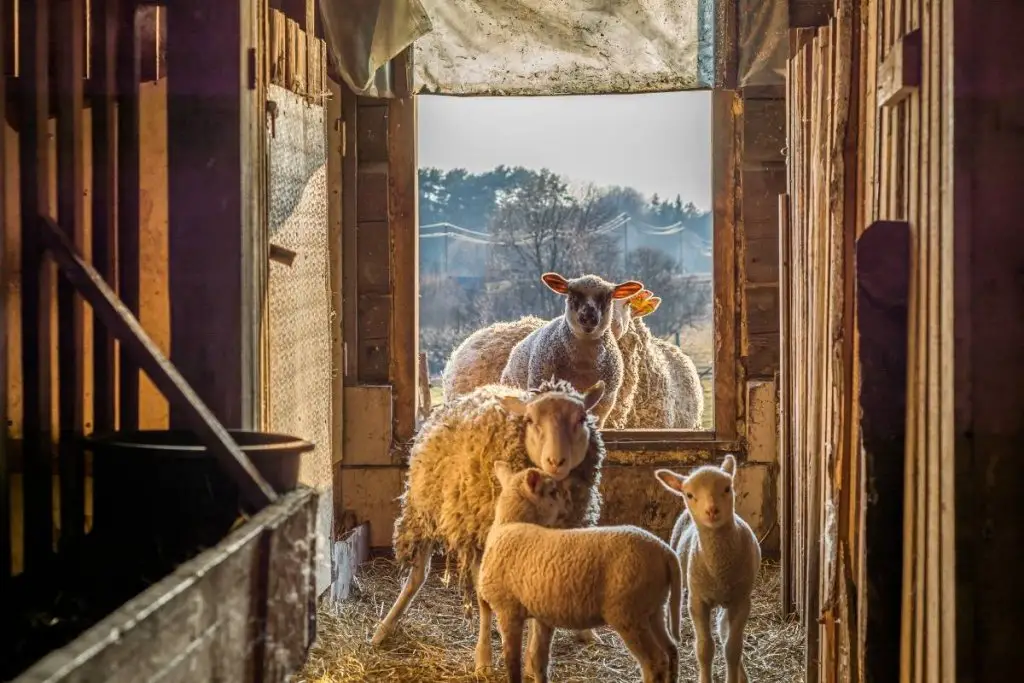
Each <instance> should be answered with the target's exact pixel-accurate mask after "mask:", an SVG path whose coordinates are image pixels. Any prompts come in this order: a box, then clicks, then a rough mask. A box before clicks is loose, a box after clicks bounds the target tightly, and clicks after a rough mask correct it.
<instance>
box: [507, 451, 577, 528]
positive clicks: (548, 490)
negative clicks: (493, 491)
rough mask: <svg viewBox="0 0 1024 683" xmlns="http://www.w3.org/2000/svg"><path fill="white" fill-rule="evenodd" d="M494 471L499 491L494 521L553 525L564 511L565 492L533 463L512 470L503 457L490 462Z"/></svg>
mask: <svg viewBox="0 0 1024 683" xmlns="http://www.w3.org/2000/svg"><path fill="white" fill-rule="evenodd" d="M494 474H495V476H496V477H497V478H498V483H500V484H501V494H500V495H499V496H498V500H497V502H496V504H495V509H494V521H495V523H496V524H507V523H509V522H527V523H529V524H539V525H541V526H554V525H555V522H556V521H557V520H558V518H559V517H560V516H562V515H564V514H566V512H567V511H568V507H569V503H570V500H569V496H568V494H567V492H566V491H565V489H564V488H563V487H562V486H560V485H559V483H558V482H557V481H556V480H555V479H554V477H551V476H550V475H547V474H544V473H543V472H541V471H540V470H538V469H537V468H536V467H527V468H526V469H524V470H520V471H519V472H513V471H512V467H511V465H509V464H508V463H507V462H504V461H500V460H499V461H497V462H495V463H494Z"/></svg>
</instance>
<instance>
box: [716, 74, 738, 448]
mask: <svg viewBox="0 0 1024 683" xmlns="http://www.w3.org/2000/svg"><path fill="white" fill-rule="evenodd" d="M711 111H712V128H711V130H712V137H713V141H712V142H713V144H712V150H713V156H712V172H711V177H712V188H713V196H714V208H713V211H714V224H715V239H714V243H713V244H712V250H713V256H712V259H713V261H714V263H713V269H714V274H715V277H714V287H715V311H716V313H717V316H716V320H715V359H714V364H715V391H714V397H715V434H716V438H717V439H718V440H721V441H730V440H733V439H735V438H736V436H737V424H736V416H737V413H738V411H739V401H740V400H741V399H740V395H739V388H740V385H741V383H742V379H741V378H740V375H739V373H740V372H741V370H740V368H739V367H738V364H737V362H736V357H737V355H738V353H737V352H738V351H739V349H738V345H737V338H736V327H737V318H736V287H735V281H736V258H735V256H736V254H735V245H736V221H737V219H738V218H739V216H737V206H736V196H735V192H734V188H735V187H736V183H737V182H738V176H739V171H740V168H739V167H740V155H741V153H742V139H743V138H742V135H743V131H742V126H741V123H742V122H741V120H740V117H741V116H742V106H741V102H740V98H739V96H738V94H737V93H735V92H733V91H724V90H723V91H716V92H715V93H713V94H712V99H711Z"/></svg>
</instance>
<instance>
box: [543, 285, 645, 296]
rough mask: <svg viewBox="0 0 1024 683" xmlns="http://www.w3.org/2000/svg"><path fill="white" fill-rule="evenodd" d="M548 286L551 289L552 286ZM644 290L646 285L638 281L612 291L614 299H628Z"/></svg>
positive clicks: (616, 286) (617, 286) (619, 286)
mask: <svg viewBox="0 0 1024 683" xmlns="http://www.w3.org/2000/svg"><path fill="white" fill-rule="evenodd" d="M548 286H549V287H550V286H551V285H548ZM643 288H644V283H642V282H637V281H636V280H627V281H626V282H622V283H619V284H617V285H615V289H613V290H612V298H613V299H628V298H629V297H631V296H633V295H634V294H636V293H637V292H639V291H640V290H642V289H643Z"/></svg>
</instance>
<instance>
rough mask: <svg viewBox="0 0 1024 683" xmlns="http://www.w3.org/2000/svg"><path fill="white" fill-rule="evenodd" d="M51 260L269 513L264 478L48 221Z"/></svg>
mask: <svg viewBox="0 0 1024 683" xmlns="http://www.w3.org/2000/svg"><path fill="white" fill-rule="evenodd" d="M32 230H33V232H35V233H36V234H38V235H39V236H40V238H41V240H42V242H43V243H44V245H45V246H46V248H47V249H49V251H50V254H52V256H53V258H54V260H55V261H56V262H57V265H58V266H59V267H60V270H61V272H62V273H63V274H64V276H65V277H66V278H67V279H68V280H69V281H70V282H71V283H72V284H73V285H74V287H75V289H77V290H78V293H79V294H81V295H82V298H83V299H85V300H86V301H87V302H88V303H89V305H90V306H92V309H93V313H94V314H95V316H96V317H97V318H98V319H99V320H101V321H102V322H103V324H104V325H106V326H107V329H109V330H110V331H111V332H112V333H113V335H114V336H115V337H116V338H117V339H118V341H120V342H121V348H122V349H124V352H125V353H126V355H128V356H130V357H131V359H132V360H133V361H134V362H135V363H137V364H138V365H139V366H140V367H142V369H144V370H145V371H146V374H147V375H148V376H149V378H150V379H151V380H153V384H155V385H156V387H157V389H159V390H160V392H161V393H162V394H163V395H164V396H165V397H166V398H167V400H168V402H169V403H170V404H171V405H172V407H173V408H174V409H176V410H177V411H178V412H179V414H181V415H182V416H183V417H184V418H185V422H187V426H188V428H189V429H191V430H192V431H194V432H195V433H196V435H197V436H199V438H200V439H201V440H202V442H203V445H204V446H206V447H207V448H208V449H209V451H210V453H212V454H213V455H214V456H215V457H216V458H217V460H218V461H219V462H220V464H221V466H222V467H223V468H224V469H225V470H226V471H227V472H228V474H230V475H231V476H232V477H233V478H234V480H235V481H236V483H237V484H238V486H239V489H241V491H242V495H244V496H245V498H246V499H247V500H248V502H249V503H251V504H252V505H254V506H256V507H264V506H265V505H267V504H268V503H272V502H274V501H275V500H277V494H275V493H274V490H273V489H272V488H271V487H270V485H269V484H268V483H267V482H266V480H265V479H264V478H263V477H262V475H260V473H259V472H258V471H257V470H256V468H255V467H254V466H253V464H252V462H251V461H250V460H249V456H247V455H246V454H245V453H243V452H242V450H241V449H240V448H239V447H238V445H237V444H236V443H235V442H234V439H232V438H231V435H230V434H228V432H227V430H225V429H224V427H223V425H222V424H221V423H220V421H219V420H217V418H216V416H214V414H213V413H212V412H211V411H210V409H209V408H208V407H207V406H206V404H205V403H204V402H203V400H202V399H201V398H199V396H198V395H196V392H195V391H193V390H192V387H190V386H189V385H188V382H186V381H185V378H184V377H182V376H181V373H179V372H178V370H177V368H175V367H174V365H173V364H172V363H171V362H170V361H169V360H168V359H167V357H166V356H165V355H164V354H163V352H162V351H160V348H159V347H158V346H157V345H156V344H155V343H154V342H153V340H152V339H150V337H149V335H148V334H146V331H145V330H144V329H143V328H142V325H141V324H139V321H138V318H136V317H135V316H134V315H133V314H132V312H131V311H129V310H128V308H127V307H126V306H125V305H124V303H123V302H122V301H121V300H120V299H118V298H117V295H116V294H115V293H114V292H113V290H111V288H110V286H109V285H107V283H106V282H105V281H104V280H103V277H102V276H101V275H100V274H99V273H98V272H96V269H95V268H93V267H92V265H91V264H89V263H88V262H87V261H86V260H85V259H84V258H83V257H82V255H81V254H80V253H79V252H78V250H77V249H76V248H75V245H74V244H73V243H72V242H71V240H70V239H68V236H67V235H66V234H65V233H64V231H63V230H61V228H60V227H58V226H57V224H56V223H54V222H53V221H52V220H50V219H48V218H44V219H41V220H39V222H38V225H37V226H33V228H32Z"/></svg>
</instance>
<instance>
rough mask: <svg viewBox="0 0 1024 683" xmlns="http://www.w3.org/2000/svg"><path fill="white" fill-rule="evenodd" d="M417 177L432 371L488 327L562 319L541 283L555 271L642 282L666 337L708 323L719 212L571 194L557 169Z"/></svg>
mask: <svg viewBox="0 0 1024 683" xmlns="http://www.w3.org/2000/svg"><path fill="white" fill-rule="evenodd" d="M419 181H420V183H419V188H420V189H419V194H420V196H419V215H420V225H421V240H420V253H421V257H420V328H421V334H420V343H421V346H422V350H424V351H426V352H427V355H428V361H429V365H430V369H431V372H434V373H436V372H439V371H440V370H441V369H442V368H443V366H444V362H445V360H446V359H447V357H448V355H449V354H450V353H451V350H452V349H453V348H454V347H455V346H456V345H457V344H458V343H459V342H460V341H461V340H462V339H464V338H465V337H466V336H468V335H469V334H470V333H472V332H473V331H474V330H476V329H478V328H480V327H482V326H484V325H487V324H489V323H491V322H494V321H496V320H514V319H516V318H519V317H521V316H523V315H528V314H533V315H538V316H541V317H546V318H547V317H554V316H556V315H559V314H560V313H561V312H562V306H563V305H564V304H563V301H562V299H561V298H560V297H557V296H555V295H553V294H552V293H551V292H550V291H548V290H547V289H546V288H545V287H544V285H543V284H542V283H541V282H540V275H541V274H543V273H545V272H548V271H556V272H559V273H562V274H563V275H565V276H566V277H572V276H576V275H579V274H582V273H596V274H599V275H601V276H603V277H605V278H608V279H612V280H624V279H630V278H635V279H639V280H641V281H643V282H644V284H645V285H647V286H648V287H649V288H650V289H652V290H653V291H654V292H655V293H656V294H657V295H658V296H660V297H661V298H662V304H661V307H660V308H659V309H658V311H657V313H655V314H654V315H652V316H651V317H650V318H649V319H648V324H649V325H650V327H651V329H652V332H653V333H654V334H656V335H659V336H662V337H669V336H671V335H674V334H676V333H677V332H682V331H684V330H685V329H686V328H688V327H691V326H694V325H698V324H701V323H703V322H705V321H706V320H707V319H708V318H709V316H710V313H711V295H712V288H711V282H710V279H709V278H708V277H707V276H708V275H709V274H710V262H711V239H712V220H711V215H710V213H709V212H706V211H701V210H699V209H698V208H697V207H696V206H694V204H692V203H690V202H684V201H683V200H682V198H681V197H680V196H678V195H677V196H676V197H675V198H674V199H672V200H667V201H666V200H663V199H662V198H660V197H658V196H657V195H654V196H652V197H650V198H647V197H645V196H644V195H643V194H642V193H640V192H639V191H637V190H636V189H634V188H631V187H608V188H598V187H594V186H588V187H582V188H574V187H571V186H570V183H569V182H568V181H567V180H566V179H565V178H563V177H561V176H559V175H558V174H555V173H553V172H551V171H549V170H548V169H540V170H534V169H527V168H523V167H506V166H498V167H497V168H494V169H492V170H491V171H487V172H485V173H478V174H474V173H469V172H467V171H466V170H464V169H454V170H450V171H442V170H440V169H436V168H425V169H421V170H420V173H419Z"/></svg>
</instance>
